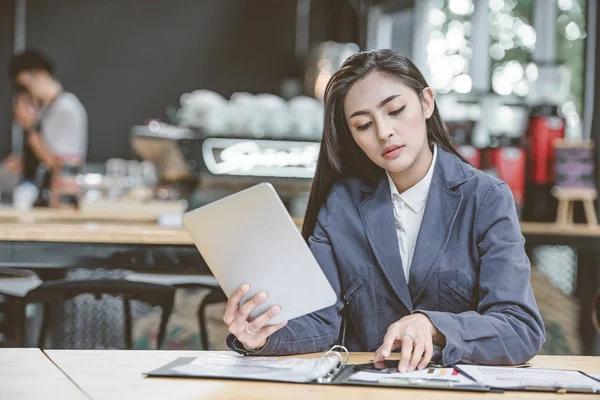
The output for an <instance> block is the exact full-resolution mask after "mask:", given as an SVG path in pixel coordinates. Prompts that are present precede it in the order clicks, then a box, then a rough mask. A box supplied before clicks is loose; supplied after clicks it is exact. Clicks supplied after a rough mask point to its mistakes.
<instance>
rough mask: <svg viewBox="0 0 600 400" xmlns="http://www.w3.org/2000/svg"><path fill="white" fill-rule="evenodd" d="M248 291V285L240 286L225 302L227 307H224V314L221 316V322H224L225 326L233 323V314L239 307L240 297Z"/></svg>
mask: <svg viewBox="0 0 600 400" xmlns="http://www.w3.org/2000/svg"><path fill="white" fill-rule="evenodd" d="M248 291H250V285H247V284H245V285H242V286H240V287H239V288H237V289H236V290H235V292H233V294H232V295H231V297H230V298H229V300H228V301H227V306H226V307H225V314H223V322H225V324H226V325H229V324H231V323H232V322H233V319H234V318H235V313H236V312H237V310H238V309H239V307H240V301H241V300H242V297H244V295H245V294H246V293H248Z"/></svg>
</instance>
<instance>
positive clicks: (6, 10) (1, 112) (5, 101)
mask: <svg viewBox="0 0 600 400" xmlns="http://www.w3.org/2000/svg"><path fill="white" fill-rule="evenodd" d="M14 14H15V9H14V3H13V2H12V1H0V159H2V158H4V156H6V155H7V154H8V153H9V152H10V132H11V110H10V99H11V94H10V84H9V81H8V78H7V76H8V75H7V71H6V66H7V64H8V62H9V60H10V55H11V54H12V51H13V20H14Z"/></svg>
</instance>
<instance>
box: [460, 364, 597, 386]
mask: <svg viewBox="0 0 600 400" xmlns="http://www.w3.org/2000/svg"><path fill="white" fill-rule="evenodd" d="M457 368H458V369H459V370H461V371H463V372H464V373H466V374H467V375H469V376H470V377H471V378H473V379H475V380H476V381H477V382H479V383H481V384H483V385H486V386H490V387H493V388H501V389H527V388H556V389H560V388H564V389H589V390H591V391H594V390H597V389H599V388H600V382H597V381H595V380H594V379H592V378H590V377H588V376H586V375H584V374H582V373H581V372H579V371H566V370H555V369H542V368H508V367H488V366H481V365H463V364H459V365H457Z"/></svg>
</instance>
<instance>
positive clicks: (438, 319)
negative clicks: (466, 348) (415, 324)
mask: <svg viewBox="0 0 600 400" xmlns="http://www.w3.org/2000/svg"><path fill="white" fill-rule="evenodd" d="M414 313H421V314H425V315H427V316H428V317H429V319H430V320H431V323H432V324H433V326H435V328H436V329H437V330H438V331H439V332H440V333H441V334H442V335H444V337H445V338H446V346H445V347H444V349H443V350H442V352H441V362H442V364H444V365H454V364H457V363H459V362H460V361H465V360H463V350H462V346H461V345H460V342H461V339H460V334H459V332H458V329H457V327H456V325H455V323H454V320H453V318H452V317H453V315H452V314H451V313H447V312H440V311H427V310H415V311H413V314H414Z"/></svg>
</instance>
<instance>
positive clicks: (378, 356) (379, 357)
mask: <svg viewBox="0 0 600 400" xmlns="http://www.w3.org/2000/svg"><path fill="white" fill-rule="evenodd" d="M384 360H385V357H383V355H382V354H381V347H379V348H378V349H377V350H376V351H375V357H373V362H374V363H382V362H383V361H384Z"/></svg>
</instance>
